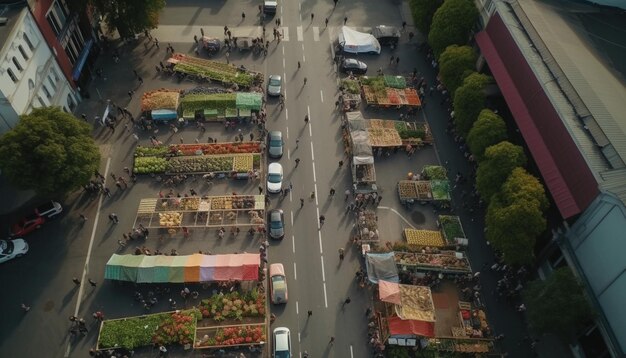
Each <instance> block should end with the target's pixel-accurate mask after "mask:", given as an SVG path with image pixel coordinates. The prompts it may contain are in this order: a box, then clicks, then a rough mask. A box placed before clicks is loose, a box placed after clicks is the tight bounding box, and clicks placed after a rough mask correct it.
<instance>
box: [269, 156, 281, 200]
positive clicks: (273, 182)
mask: <svg viewBox="0 0 626 358" xmlns="http://www.w3.org/2000/svg"><path fill="white" fill-rule="evenodd" d="M282 188H283V166H282V165H280V164H279V163H270V165H269V166H268V167H267V191H268V192H270V193H280V191H281V189H282Z"/></svg>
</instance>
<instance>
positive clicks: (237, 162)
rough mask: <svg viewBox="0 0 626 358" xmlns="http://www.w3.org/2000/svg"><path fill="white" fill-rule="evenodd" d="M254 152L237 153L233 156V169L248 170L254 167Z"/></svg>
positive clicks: (237, 170)
mask: <svg viewBox="0 0 626 358" xmlns="http://www.w3.org/2000/svg"><path fill="white" fill-rule="evenodd" d="M252 163H253V158H252V154H237V155H235V156H233V170H234V171H236V172H247V171H250V170H252V169H253V166H252Z"/></svg>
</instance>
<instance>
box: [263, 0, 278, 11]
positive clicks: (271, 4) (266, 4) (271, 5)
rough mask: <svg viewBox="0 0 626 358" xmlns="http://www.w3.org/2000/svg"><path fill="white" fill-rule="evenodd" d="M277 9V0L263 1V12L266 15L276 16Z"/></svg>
mask: <svg viewBox="0 0 626 358" xmlns="http://www.w3.org/2000/svg"><path fill="white" fill-rule="evenodd" d="M277 7H278V1H276V0H264V1H263V12H264V13H266V14H275V13H276V8H277Z"/></svg>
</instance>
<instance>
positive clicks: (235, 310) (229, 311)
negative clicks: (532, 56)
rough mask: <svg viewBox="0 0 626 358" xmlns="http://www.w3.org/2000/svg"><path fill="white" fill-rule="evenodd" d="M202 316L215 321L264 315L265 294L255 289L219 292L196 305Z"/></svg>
mask: <svg viewBox="0 0 626 358" xmlns="http://www.w3.org/2000/svg"><path fill="white" fill-rule="evenodd" d="M198 308H199V309H200V312H201V313H202V317H203V318H211V319H213V320H214V321H215V322H220V321H223V320H225V319H227V318H231V319H237V320H241V319H242V318H243V317H264V316H265V295H262V294H259V293H258V292H257V290H256V289H254V290H252V291H250V292H246V293H241V294H240V293H239V292H232V293H227V294H219V295H215V296H212V297H210V298H208V299H205V300H202V301H201V303H200V306H199V307H198Z"/></svg>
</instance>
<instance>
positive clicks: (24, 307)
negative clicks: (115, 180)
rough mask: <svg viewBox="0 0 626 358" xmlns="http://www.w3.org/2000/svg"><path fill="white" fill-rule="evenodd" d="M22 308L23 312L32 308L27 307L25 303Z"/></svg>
mask: <svg viewBox="0 0 626 358" xmlns="http://www.w3.org/2000/svg"><path fill="white" fill-rule="evenodd" d="M20 307H21V308H22V311H24V312H28V311H30V306H27V305H26V304H25V303H22V305H21V306H20Z"/></svg>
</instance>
